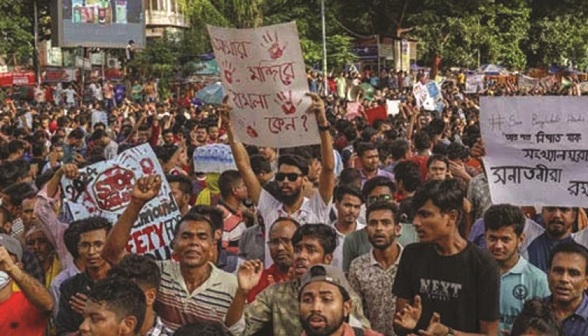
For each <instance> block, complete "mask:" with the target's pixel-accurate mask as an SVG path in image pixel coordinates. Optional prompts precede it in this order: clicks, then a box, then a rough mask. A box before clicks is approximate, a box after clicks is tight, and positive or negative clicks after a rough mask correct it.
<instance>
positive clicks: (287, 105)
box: [274, 90, 302, 115]
mask: <svg viewBox="0 0 588 336" xmlns="http://www.w3.org/2000/svg"><path fill="white" fill-rule="evenodd" d="M276 97H277V98H278V99H274V102H275V103H276V104H278V105H280V107H281V108H282V111H283V112H284V114H286V115H288V114H294V113H296V107H298V105H300V103H302V99H300V100H298V102H297V103H296V104H294V102H293V101H292V90H288V95H286V92H284V91H280V93H278V94H277V95H276Z"/></svg>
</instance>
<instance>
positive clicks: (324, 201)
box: [220, 93, 335, 266]
mask: <svg viewBox="0 0 588 336" xmlns="http://www.w3.org/2000/svg"><path fill="white" fill-rule="evenodd" d="M308 96H310V97H311V98H312V104H311V105H310V107H309V109H308V111H307V112H309V113H314V114H315V116H316V121H317V123H318V125H319V133H320V138H321V145H320V147H321V162H322V169H321V172H320V175H319V187H318V190H316V191H315V192H314V194H313V195H312V197H310V198H305V197H304V195H303V190H302V186H303V185H304V184H305V182H306V181H307V180H308V177H307V176H308V169H309V164H308V161H307V160H306V159H304V158H303V157H300V156H297V155H281V156H280V158H279V159H278V172H277V173H276V175H275V180H276V181H277V184H278V190H279V193H280V195H279V196H280V197H279V198H278V199H276V198H274V196H272V195H271V194H270V193H269V192H267V191H266V190H265V189H263V188H262V186H261V184H260V183H259V180H258V179H257V177H256V176H255V174H254V173H253V170H252V169H251V164H250V162H249V155H248V154H247V151H246V150H245V147H244V146H243V144H241V143H237V142H235V139H234V136H233V126H232V124H231V120H230V117H229V111H230V106H228V105H227V104H226V101H225V104H223V106H222V107H221V109H220V111H221V114H222V117H223V121H224V124H225V129H226V130H227V136H228V140H229V144H230V145H231V150H232V152H233V156H234V158H235V163H236V165H237V168H238V169H239V172H240V173H241V176H242V177H243V181H244V182H245V184H246V185H247V189H248V190H249V195H250V196H251V198H252V199H253V201H254V202H256V203H257V205H258V208H259V213H260V214H261V216H262V217H263V220H264V222H265V223H273V222H275V221H276V219H278V218H280V217H291V218H293V219H295V220H296V221H298V222H299V223H300V224H301V225H304V224H307V223H326V222H327V221H328V218H329V208H330V204H331V198H332V196H333V188H334V187H335V176H334V171H335V160H334V157H333V141H332V139H331V134H330V133H329V129H330V127H329V124H328V121H327V117H326V115H325V105H324V102H323V101H322V99H321V98H320V97H319V96H318V95H316V94H310V93H309V94H308ZM225 100H226V99H225ZM265 235H266V236H265V239H266V242H267V241H268V238H269V230H266V233H265ZM271 264H272V260H271V258H270V256H269V254H268V253H267V251H266V253H265V265H266V266H269V265H271Z"/></svg>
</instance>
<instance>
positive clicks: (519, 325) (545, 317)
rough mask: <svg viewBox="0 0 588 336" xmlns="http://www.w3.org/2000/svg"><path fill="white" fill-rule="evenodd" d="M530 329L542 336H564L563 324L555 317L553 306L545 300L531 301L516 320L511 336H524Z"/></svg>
mask: <svg viewBox="0 0 588 336" xmlns="http://www.w3.org/2000/svg"><path fill="white" fill-rule="evenodd" d="M529 328H533V330H536V331H537V332H540V333H541V334H542V335H550V336H563V335H564V333H563V329H562V326H561V323H560V322H559V320H558V319H557V317H556V316H555V314H554V312H553V310H552V308H551V304H550V303H549V302H547V301H545V300H543V299H538V298H537V299H531V300H529V301H527V302H525V304H524V305H523V310H522V311H521V313H520V314H519V315H518V316H517V318H516V319H515V320H514V323H513V325H512V329H511V332H510V335H511V336H524V335H525V333H526V332H527V330H528V329H529Z"/></svg>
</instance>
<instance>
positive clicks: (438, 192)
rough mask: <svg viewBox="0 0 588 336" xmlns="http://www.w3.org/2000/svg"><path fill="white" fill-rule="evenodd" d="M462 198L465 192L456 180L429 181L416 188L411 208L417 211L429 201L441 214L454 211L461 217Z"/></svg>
mask: <svg viewBox="0 0 588 336" xmlns="http://www.w3.org/2000/svg"><path fill="white" fill-rule="evenodd" d="M464 196H465V192H464V190H463V188H462V187H461V185H460V184H459V181H457V180H456V179H446V180H430V181H427V182H425V184H422V185H421V186H420V187H418V188H417V190H416V192H415V194H414V196H413V203H412V206H413V208H414V210H415V211H417V210H418V209H419V208H421V207H422V206H423V205H425V203H427V201H429V200H430V201H431V202H433V204H434V205H435V206H436V207H438V208H439V209H440V210H441V212H442V213H447V212H449V211H452V210H456V211H457V212H458V214H460V215H461V213H462V211H463V198H464Z"/></svg>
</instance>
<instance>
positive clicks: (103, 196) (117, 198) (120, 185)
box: [92, 166, 136, 211]
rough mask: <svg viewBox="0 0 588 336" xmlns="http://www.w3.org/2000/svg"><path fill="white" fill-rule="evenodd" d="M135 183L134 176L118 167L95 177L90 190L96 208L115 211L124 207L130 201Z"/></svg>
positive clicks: (129, 171)
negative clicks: (92, 193)
mask: <svg viewBox="0 0 588 336" xmlns="http://www.w3.org/2000/svg"><path fill="white" fill-rule="evenodd" d="M135 182H136V181H135V174H134V173H133V172H132V171H131V170H128V169H125V168H122V167H119V166H116V167H113V168H110V169H108V170H105V171H104V172H102V174H100V175H98V177H96V183H94V186H93V189H92V191H93V192H94V196H95V199H96V203H97V205H98V207H99V208H100V209H101V210H104V211H117V210H120V209H122V208H123V207H125V206H126V205H127V204H128V203H129V201H130V200H131V190H132V189H133V186H134V185H135Z"/></svg>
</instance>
